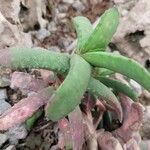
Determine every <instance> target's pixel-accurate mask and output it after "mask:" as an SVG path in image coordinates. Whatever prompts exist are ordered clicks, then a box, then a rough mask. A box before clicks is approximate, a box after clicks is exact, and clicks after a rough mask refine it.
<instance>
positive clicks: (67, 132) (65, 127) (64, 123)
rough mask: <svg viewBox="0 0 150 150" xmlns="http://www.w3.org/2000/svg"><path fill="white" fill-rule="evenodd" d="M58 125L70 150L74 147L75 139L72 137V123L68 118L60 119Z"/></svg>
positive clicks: (65, 144) (65, 145)
mask: <svg viewBox="0 0 150 150" xmlns="http://www.w3.org/2000/svg"><path fill="white" fill-rule="evenodd" d="M58 126H59V129H60V132H61V134H63V143H62V144H63V146H64V147H65V149H66V150H70V149H72V147H73V143H72V142H73V141H72V137H71V129H70V123H69V121H68V120H67V119H66V118H63V119H61V120H58Z"/></svg>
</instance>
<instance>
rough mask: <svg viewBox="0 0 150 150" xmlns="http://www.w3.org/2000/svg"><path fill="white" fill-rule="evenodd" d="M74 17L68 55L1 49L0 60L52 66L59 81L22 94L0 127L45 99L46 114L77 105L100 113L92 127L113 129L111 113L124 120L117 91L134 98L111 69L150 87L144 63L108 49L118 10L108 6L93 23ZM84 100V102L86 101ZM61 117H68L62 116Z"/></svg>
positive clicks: (57, 115) (17, 65)
mask: <svg viewBox="0 0 150 150" xmlns="http://www.w3.org/2000/svg"><path fill="white" fill-rule="evenodd" d="M73 23H74V27H75V29H76V32H77V39H78V42H77V47H76V49H75V51H74V52H73V53H72V54H71V55H69V54H65V53H58V52H53V51H47V50H45V49H43V48H9V49H4V50H1V51H0V65H2V66H6V67H11V68H13V69H23V68H29V69H32V68H37V69H39V68H40V69H41V68H42V69H47V70H51V71H54V72H55V73H56V76H57V78H58V80H59V81H60V82H59V84H57V85H55V86H51V87H46V88H44V89H42V90H40V91H38V92H37V93H36V94H33V95H31V96H29V97H28V98H26V99H23V100H21V101H20V102H19V103H18V104H16V105H15V106H13V107H12V108H11V109H10V110H8V111H6V112H5V113H4V114H2V115H1V116H0V130H7V129H8V128H9V127H11V126H14V125H16V124H19V123H22V122H23V121H25V120H26V119H27V118H28V117H31V116H32V114H33V113H34V112H36V111H37V110H38V109H39V108H40V107H41V106H42V105H46V107H45V114H46V118H47V119H48V120H52V121H58V122H60V120H61V119H64V117H66V116H68V115H69V116H70V113H71V112H73V111H74V110H76V109H77V108H78V111H81V110H82V112H84V113H85V114H87V112H88V113H90V112H91V118H94V117H96V116H97V115H98V114H99V117H98V119H97V121H96V128H105V129H107V130H113V129H112V128H111V125H112V118H113V117H114V116H115V117H116V119H118V121H119V122H120V124H122V122H123V120H124V110H123V108H122V104H121V103H120V93H122V94H124V95H126V96H127V97H129V98H131V99H132V100H134V101H136V100H137V98H138V96H137V94H136V92H135V91H134V90H133V89H132V88H131V87H130V86H128V85H126V84H125V83H123V82H121V81H119V80H116V79H112V77H113V75H114V74H115V73H116V72H117V73H120V74H122V75H125V76H126V77H128V78H131V79H133V80H135V81H136V82H138V83H139V84H141V85H142V86H143V87H144V88H145V89H147V90H148V91H150V74H149V72H148V71H147V70H146V69H145V68H144V67H143V66H142V65H140V64H139V63H138V62H136V61H134V60H132V59H130V58H127V57H124V56H121V55H115V54H113V53H110V52H107V51H106V48H107V46H108V44H109V42H110V41H111V38H112V36H113V34H114V33H115V32H116V29H117V26H118V23H119V13H118V10H117V9H116V8H115V7H113V8H111V9H109V10H107V11H106V12H105V13H104V14H103V15H102V16H101V19H100V21H99V23H98V25H97V26H96V28H95V29H93V27H92V25H91V23H90V21H89V20H88V19H87V18H85V17H83V16H78V17H75V18H74V19H73ZM86 95H88V96H87V97H92V100H93V102H90V103H93V106H94V107H92V105H91V104H90V105H88V101H87V99H88V98H87V97H86ZM29 100H30V101H29ZM84 100H85V101H86V102H85V104H86V105H84ZM98 100H100V101H98ZM99 102H100V103H99ZM132 103H134V102H133V101H132ZM79 106H80V108H81V109H79ZM84 106H86V107H84ZM83 107H84V108H83ZM88 107H90V108H88ZM87 109H88V111H87ZM108 110H109V111H108ZM140 111H141V110H140ZM20 112H21V113H20ZM101 112H103V113H101ZM104 112H105V113H104ZM112 112H113V113H112ZM81 114H82V113H80V115H81ZM100 114H102V115H100ZM141 114H142V113H141ZM17 116H19V117H17ZM85 116H86V115H85ZM87 116H88V115H87ZM15 117H16V118H15ZM12 118H14V119H12ZM69 118H70V117H69ZM76 118H77V117H76ZM100 118H101V119H100ZM86 119H87V118H86ZM86 119H85V120H86ZM33 120H35V119H33ZM101 120H103V123H102V121H101ZM104 120H106V121H104ZM136 121H137V120H136ZM31 122H32V121H31ZM65 122H68V120H67V119H65ZM109 122H110V124H111V125H109ZM91 123H92V122H91ZM31 124H32V123H31ZM106 126H108V128H106ZM119 127H120V126H119ZM96 128H95V129H96ZM95 129H94V131H95ZM115 129H116V128H115ZM121 131H122V130H121ZM121 131H117V133H120V132H121ZM97 135H99V134H97ZM69 145H70V144H69ZM76 145H77V144H76Z"/></svg>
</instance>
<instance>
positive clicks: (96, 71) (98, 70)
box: [93, 67, 114, 78]
mask: <svg viewBox="0 0 150 150" xmlns="http://www.w3.org/2000/svg"><path fill="white" fill-rule="evenodd" d="M112 74H114V71H112V70H109V69H106V68H96V67H95V68H94V70H93V75H94V77H95V78H97V77H99V76H109V75H112Z"/></svg>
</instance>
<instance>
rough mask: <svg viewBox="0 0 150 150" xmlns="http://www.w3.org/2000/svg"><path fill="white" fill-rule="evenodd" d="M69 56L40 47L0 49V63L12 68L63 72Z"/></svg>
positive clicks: (66, 66)
mask: <svg viewBox="0 0 150 150" xmlns="http://www.w3.org/2000/svg"><path fill="white" fill-rule="evenodd" d="M69 60H70V59H69V57H68V55H66V54H61V53H57V52H53V51H48V50H45V49H42V48H34V49H32V48H13V49H4V50H1V51H0V65H2V66H8V67H12V68H21V69H22V68H30V69H32V68H41V69H50V70H53V71H56V72H59V73H64V72H66V71H67V70H68V69H69Z"/></svg>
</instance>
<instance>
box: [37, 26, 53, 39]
mask: <svg viewBox="0 0 150 150" xmlns="http://www.w3.org/2000/svg"><path fill="white" fill-rule="evenodd" d="M48 36H50V32H49V31H48V30H46V29H45V28H42V29H40V30H39V31H38V32H37V33H36V37H37V39H39V40H43V39H45V38H46V37H48Z"/></svg>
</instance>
